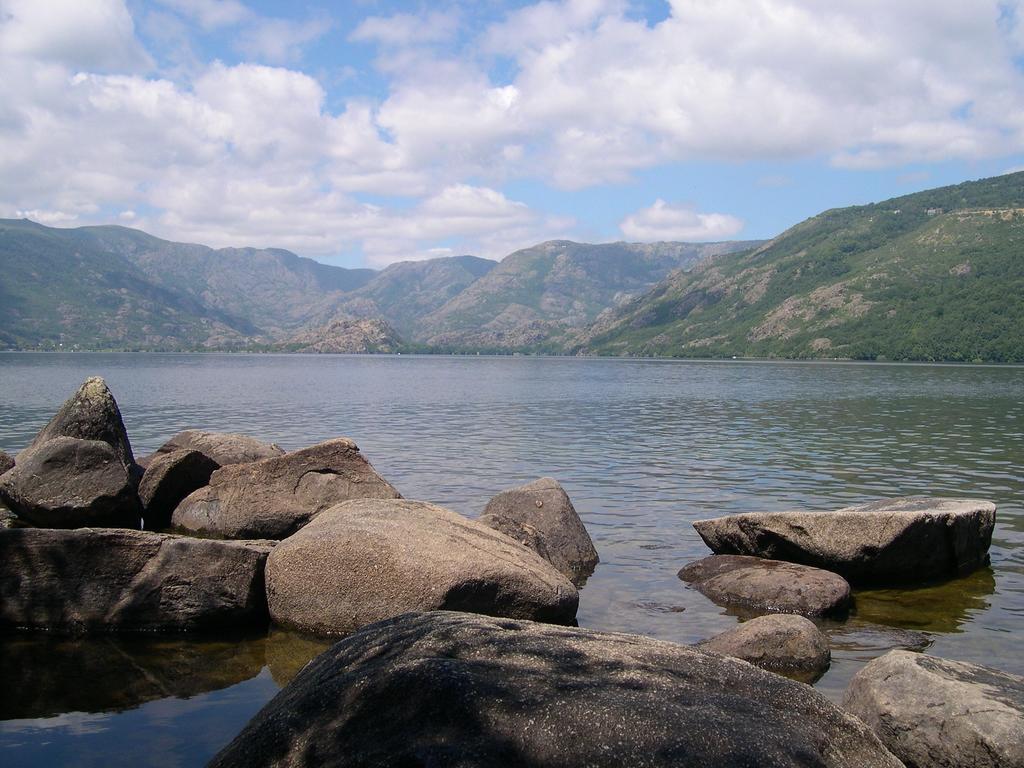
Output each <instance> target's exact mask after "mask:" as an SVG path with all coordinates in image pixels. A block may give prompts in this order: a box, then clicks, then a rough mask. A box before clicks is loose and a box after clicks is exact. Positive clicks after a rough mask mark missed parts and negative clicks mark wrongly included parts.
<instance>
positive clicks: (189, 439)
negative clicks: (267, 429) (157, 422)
mask: <svg viewBox="0 0 1024 768" xmlns="http://www.w3.org/2000/svg"><path fill="white" fill-rule="evenodd" d="M182 450H189V451H199V453H202V454H203V455H205V456H207V457H208V458H210V459H212V460H213V461H215V462H217V465H218V466H221V467H226V466H228V465H229V464H248V463H249V462H252V461H262V460H263V459H272V458H274V457H275V456H284V453H285V452H284V449H283V448H281V446H279V445H277V444H275V443H265V442H263V441H262V440H257V439H256V438H255V437H249V436H248V435H240V434H237V433H235V432H208V431H206V430H203V429H186V430H185V431H184V432H179V433H178V434H176V435H175V436H174V437H172V438H171V439H170V440H168V441H167V442H166V443H164V444H163V445H161V446H160V447H159V448H157V449H156V454H154V457H155V456H157V455H160V454H162V453H173V452H175V451H182ZM151 458H152V457H151Z"/></svg>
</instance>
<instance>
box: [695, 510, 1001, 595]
mask: <svg viewBox="0 0 1024 768" xmlns="http://www.w3.org/2000/svg"><path fill="white" fill-rule="evenodd" d="M995 516H996V507H995V505H994V504H992V503H991V502H988V501H977V500H974V499H942V498H927V497H923V496H910V497H906V498H900V499H887V500H883V501H876V502H872V503H870V504H861V505H859V506H855V507H847V508H845V509H840V510H836V511H833V512H765V513H748V514H741V515H729V516H727V517H718V518H714V519H712V520H698V521H696V522H695V523H694V524H693V527H694V528H696V529H697V533H699V534H700V536H701V538H702V539H704V542H705V543H706V544H707V545H708V546H709V547H710V548H711V549H712V551H713V552H715V553H717V554H732V555H755V556H757V557H767V558H773V559H776V560H788V561H790V562H794V563H803V564H804V565H812V566H814V567H816V568H826V569H828V570H830V571H835V572H836V573H838V574H840V575H841V576H843V577H845V578H846V579H847V580H849V581H850V582H851V583H854V584H899V583H908V582H920V581H926V580H928V579H935V578H940V577H948V576H955V575H957V574H965V573H968V572H970V571H972V570H974V569H975V568H977V567H979V566H981V565H983V564H984V563H986V562H987V561H988V548H989V545H990V544H991V541H992V528H993V526H994V525H995Z"/></svg>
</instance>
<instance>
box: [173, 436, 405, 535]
mask: <svg viewBox="0 0 1024 768" xmlns="http://www.w3.org/2000/svg"><path fill="white" fill-rule="evenodd" d="M361 498H384V499H396V498H401V495H400V494H399V493H398V491H396V490H395V489H394V488H393V487H392V486H391V485H390V484H389V483H388V482H387V481H386V480H384V478H382V477H381V476H380V475H378V474H377V473H376V472H375V471H374V469H373V467H372V466H370V463H369V462H368V461H367V460H366V459H365V458H363V455H362V454H361V453H360V452H359V448H357V447H356V444H355V443H353V442H352V441H351V440H346V439H345V438H338V439H337V440H328V441H327V442H325V443H319V444H317V445H314V446H312V447H310V448H304V449H303V450H301V451H293V452H292V453H286V454H284V455H283V456H278V457H275V458H270V459H263V460H262V461H256V462H252V463H249V464H233V465H229V466H226V467H222V468H221V469H218V470H217V471H216V472H214V473H213V475H212V476H211V477H210V484H209V485H208V486H206V487H205V488H201V489H199V490H198V491H196V492H195V493H192V494H190V495H189V496H188V497H187V498H186V499H185V500H184V501H182V502H181V504H179V505H178V508H177V509H176V510H175V511H174V515H173V516H172V518H171V524H172V525H173V526H174V527H176V528H180V529H183V530H186V531H194V532H202V533H207V534H214V535H217V536H225V537H228V538H266V539H283V538H286V537H288V536H290V535H292V534H293V533H295V531H297V530H299V529H300V528H301V527H302V526H304V525H305V524H306V523H308V522H309V521H310V520H311V519H312V518H313V517H314V516H315V515H317V514H319V513H320V512H322V511H323V510H325V509H327V508H328V507H331V506H334V505H335V504H338V503H339V502H342V501H348V500H349V499H361Z"/></svg>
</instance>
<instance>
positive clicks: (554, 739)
mask: <svg viewBox="0 0 1024 768" xmlns="http://www.w3.org/2000/svg"><path fill="white" fill-rule="evenodd" d="M270 765H291V766H313V765H316V766H325V768H330V767H331V766H353V765H361V766H371V765H373V766H385V765H396V766H397V765H408V766H412V765H418V766H442V765H443V766H458V767H459V768H473V767H474V766H496V765H501V766H595V767H597V768H601V767H603V766H609V767H610V766H616V767H618V766H626V765H628V766H648V767H650V768H656V767H657V766H683V765H685V766H693V767H694V768H702V767H710V766H727V767H728V766H754V765H763V766H807V765H816V766H824V767H828V766H851V767H852V766H858V767H859V768H860V767H863V768H867V767H869V766H887V767H889V766H891V767H892V768H897V766H899V765H900V763H899V761H897V760H896V759H895V758H894V757H893V756H892V755H891V754H890V753H889V752H887V751H886V749H885V748H884V747H883V746H882V745H881V743H880V742H879V741H878V739H877V738H876V737H875V735H874V734H873V733H871V731H870V730H869V729H868V728H867V727H865V726H864V724H863V723H861V722H860V721H859V720H857V719H856V718H855V717H852V716H851V715H849V714H847V713H845V712H843V711H842V710H841V709H840V708H839V707H837V706H835V705H834V704H832V703H831V702H829V701H828V700H826V699H825V698H824V697H823V696H821V695H820V694H818V693H817V692H815V691H814V689H812V688H811V687H810V686H806V685H803V684H801V683H796V682H793V681H792V680H787V679H786V678H784V677H781V676H779V675H773V674H771V673H768V672H765V671H763V670H760V669H757V668H756V667H753V666H751V665H750V664H745V663H743V662H740V661H736V660H735V659H730V658H727V657H724V656H718V655H716V654H709V653H704V652H701V651H699V650H696V649H693V648H687V647H685V646H680V645H674V644H672V643H666V642H663V641H658V640H653V639H651V638H647V637H640V636H636V635H625V634H614V633H610V632H596V631H593V630H587V629H575V628H568V627H554V626H550V625H544V624H535V623H531V622H526V621H513V620H510V619H496V618H490V617H483V616H471V615H468V614H464V613H448V612H433V613H426V614H407V615H405V616H400V617H398V618H396V619H392V620H390V621H386V622H381V623H379V624H375V625H373V626H371V627H367V628H365V629H364V630H362V631H361V632H359V633H357V634H355V635H353V636H351V637H349V638H347V639H345V640H342V641H341V642H340V643H338V644H337V645H335V646H334V647H333V648H331V649H330V650H329V651H327V652H326V653H324V654H321V655H320V656H318V657H317V658H316V659H314V660H313V661H312V662H310V663H309V664H308V665H307V666H306V667H305V668H304V669H303V670H302V671H301V672H300V673H299V674H298V676H297V677H296V678H295V679H294V680H293V681H292V682H291V683H290V684H289V685H288V686H287V687H286V688H285V689H284V690H282V691H281V692H280V693H278V694H277V696H275V697H274V698H273V699H272V700H271V701H270V702H269V703H268V704H267V705H266V706H265V707H264V708H263V709H262V710H260V712H259V713H257V715H256V716H255V717H254V718H253V719H252V720H251V721H250V722H249V724H248V725H247V726H246V727H245V728H244V729H243V730H242V732H241V733H240V734H239V735H238V736H236V737H235V739H234V741H232V742H231V743H230V744H229V745H228V746H227V747H225V748H224V749H223V750H221V752H220V753H219V754H218V755H216V756H215V757H214V759H213V760H212V761H211V763H210V766H215V767H217V768H229V767H231V766H270Z"/></svg>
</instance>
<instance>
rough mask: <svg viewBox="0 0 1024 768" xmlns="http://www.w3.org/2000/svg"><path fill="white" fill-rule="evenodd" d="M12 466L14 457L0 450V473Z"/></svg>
mask: <svg viewBox="0 0 1024 768" xmlns="http://www.w3.org/2000/svg"><path fill="white" fill-rule="evenodd" d="M13 468H14V459H13V458H12V457H11V456H9V455H8V454H6V453H4V452H3V451H0V475H2V474H3V473H4V472H6V471H7V470H9V469H13Z"/></svg>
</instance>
